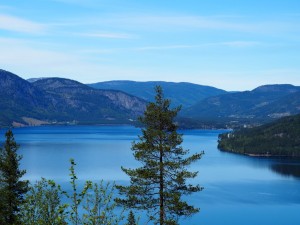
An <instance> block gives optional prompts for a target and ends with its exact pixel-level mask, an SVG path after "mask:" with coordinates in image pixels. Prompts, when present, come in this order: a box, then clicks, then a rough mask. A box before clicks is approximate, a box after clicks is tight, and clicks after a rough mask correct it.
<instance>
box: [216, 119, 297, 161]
mask: <svg viewBox="0 0 300 225" xmlns="http://www.w3.org/2000/svg"><path fill="white" fill-rule="evenodd" d="M218 148H219V149H220V150H223V151H229V152H235V153H241V154H246V155H262V156H293V157H300V114H298V115H296V116H289V117H284V118H282V119H280V120H277V121H276V122H273V123H269V124H265V125H262V126H259V127H255V128H246V129H241V130H238V131H234V132H231V133H225V134H221V135H220V136H219V144H218Z"/></svg>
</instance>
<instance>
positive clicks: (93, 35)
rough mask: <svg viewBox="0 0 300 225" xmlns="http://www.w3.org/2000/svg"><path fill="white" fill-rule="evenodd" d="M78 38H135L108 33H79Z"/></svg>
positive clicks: (123, 34) (129, 35)
mask: <svg viewBox="0 0 300 225" xmlns="http://www.w3.org/2000/svg"><path fill="white" fill-rule="evenodd" d="M79 35H80V36H84V37H91V38H108V39H133V38H137V37H136V36H134V35H131V34H125V33H110V32H99V33H97V32H95V33H81V34H79Z"/></svg>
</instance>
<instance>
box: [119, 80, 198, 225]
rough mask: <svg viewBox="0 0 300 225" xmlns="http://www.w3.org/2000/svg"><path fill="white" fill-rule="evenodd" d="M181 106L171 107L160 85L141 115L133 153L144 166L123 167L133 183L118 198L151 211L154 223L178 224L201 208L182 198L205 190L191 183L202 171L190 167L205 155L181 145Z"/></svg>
mask: <svg viewBox="0 0 300 225" xmlns="http://www.w3.org/2000/svg"><path fill="white" fill-rule="evenodd" d="M179 110H180V107H178V108H175V109H170V101H169V100H168V99H164V97H163V91H162V88H161V87H159V86H158V87H156V97H155V102H153V103H150V104H149V105H148V106H147V109H146V111H145V113H144V116H143V117H141V118H140V121H141V123H142V124H143V125H144V128H143V129H142V135H141V136H139V142H134V143H133V144H132V150H133V155H134V157H135V159H136V160H138V161H140V162H141V164H142V166H141V167H139V168H137V169H126V168H123V167H122V170H123V171H124V172H125V173H126V174H127V175H128V176H129V177H130V185H129V186H117V188H118V189H119V191H120V194H121V195H124V196H125V198H118V199H116V201H117V202H118V203H120V204H122V205H124V206H126V207H129V208H135V209H139V210H145V211H147V215H148V217H149V220H152V221H153V222H154V224H160V225H177V224H178V219H179V218H180V217H182V216H183V217H186V216H191V215H193V214H194V213H197V212H198V211H199V209H198V208H195V207H194V206H191V205H189V204H188V203H187V202H186V201H184V200H182V195H189V194H191V193H193V192H198V191H201V190H202V188H201V187H200V186H199V185H191V184H187V179H190V178H195V177H196V176H197V173H198V172H190V171H188V170H187V167H188V166H189V165H190V164H191V163H193V162H195V161H197V160H199V159H200V158H201V156H202V154H203V152H202V153H197V154H193V155H190V156H189V150H185V149H183V148H182V147H181V143H182V141H183V139H182V135H181V134H178V133H177V129H178V127H177V125H176V124H175V123H174V119H175V117H176V116H177V113H178V112H179Z"/></svg>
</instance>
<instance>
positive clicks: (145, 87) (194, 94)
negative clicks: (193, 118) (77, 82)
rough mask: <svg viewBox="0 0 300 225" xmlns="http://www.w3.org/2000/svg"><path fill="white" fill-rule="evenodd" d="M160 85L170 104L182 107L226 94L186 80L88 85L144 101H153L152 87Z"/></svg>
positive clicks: (115, 82) (110, 82)
mask: <svg viewBox="0 0 300 225" xmlns="http://www.w3.org/2000/svg"><path fill="white" fill-rule="evenodd" d="M157 85H159V86H161V87H162V88H163V91H164V95H165V97H166V98H168V99H170V100H171V102H172V106H178V105H182V108H183V109H184V108H187V107H190V106H192V105H194V104H196V103H197V102H199V101H201V100H203V99H205V98H207V97H211V96H216V95H222V94H226V93H227V92H226V91H224V90H221V89H218V88H215V87H210V86H203V85H198V84H192V83H186V82H180V83H175V82H163V81H148V82H136V81H106V82H99V83H95V84H88V86H90V87H93V88H97V89H108V90H120V91H124V92H126V93H129V94H131V95H135V96H139V97H140V98H143V99H144V100H146V101H148V102H149V101H154V96H155V92H154V88H155V86H157Z"/></svg>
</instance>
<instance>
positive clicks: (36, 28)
mask: <svg viewBox="0 0 300 225" xmlns="http://www.w3.org/2000/svg"><path fill="white" fill-rule="evenodd" d="M0 30H8V31H14V32H20V33H33V34H38V33H43V32H44V31H45V25H43V24H40V23H36V22H33V21H30V20H26V19H22V18H19V17H15V16H11V15H6V14H0Z"/></svg>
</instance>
